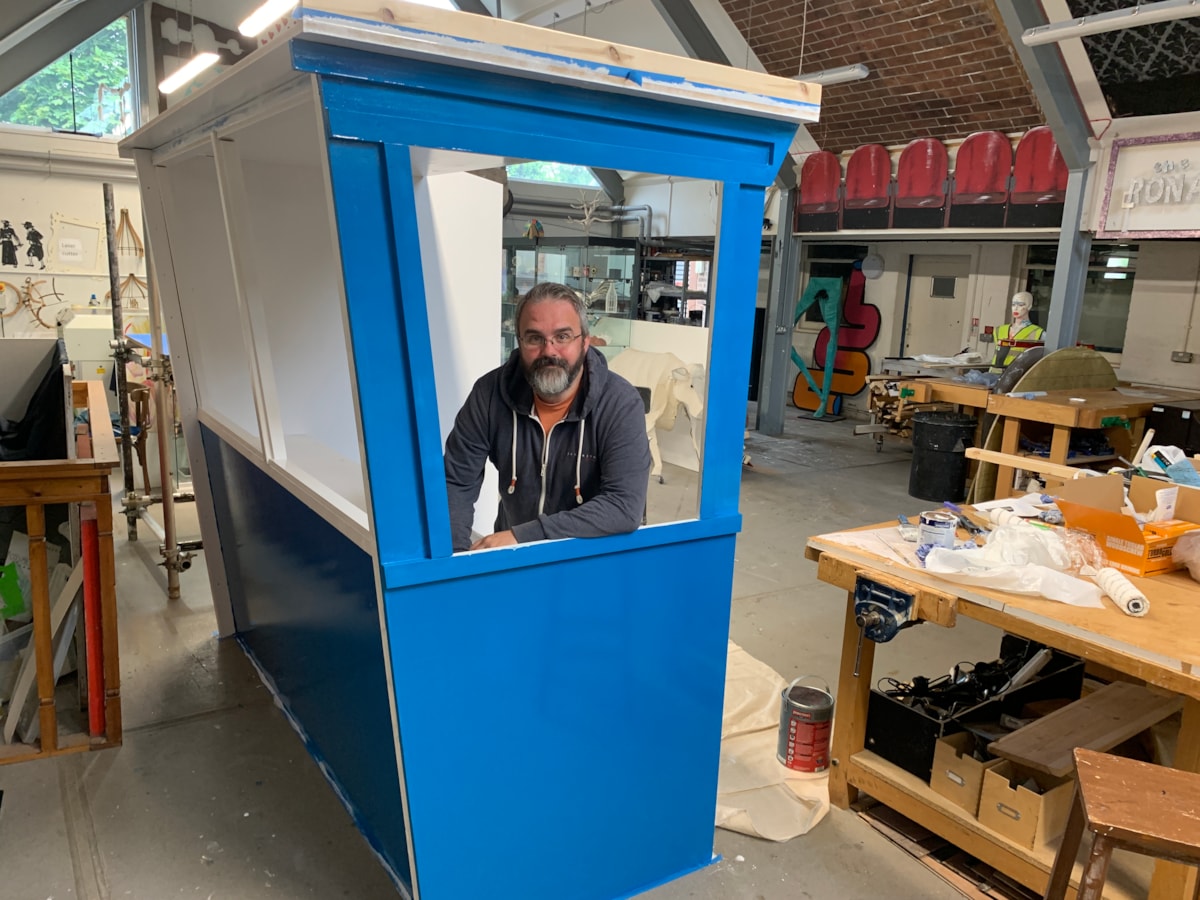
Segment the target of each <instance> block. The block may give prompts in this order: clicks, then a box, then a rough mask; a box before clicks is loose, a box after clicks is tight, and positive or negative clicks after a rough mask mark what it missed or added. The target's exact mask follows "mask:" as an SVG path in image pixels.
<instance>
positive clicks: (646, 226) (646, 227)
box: [514, 197, 654, 237]
mask: <svg viewBox="0 0 1200 900" xmlns="http://www.w3.org/2000/svg"><path fill="white" fill-rule="evenodd" d="M517 206H520V207H521V208H522V209H524V210H528V209H529V207H534V211H533V212H532V213H527V214H529V215H536V214H537V210H538V209H571V210H574V211H575V212H577V213H578V212H582V210H580V208H579V204H578V203H576V202H574V201H571V200H550V199H547V200H542V199H538V198H533V197H528V198H526V197H517V198H516V202H515V204H514V209H515V208H516V207H517ZM595 210H596V212H606V213H607V212H613V213H629V212H635V211H637V210H645V211H646V221H645V222H644V223H642V224H641V227H640V228H639V231H640V232H641V236H642V237H649V236H650V225H651V223H652V222H653V221H654V209H653V208H652V207H651V206H650V204H649V203H639V204H635V205H632V206H630V205H626V204H615V205H614V204H611V203H601V204H599V205H597V206H596V207H595ZM545 218H548V219H549V218H555V217H554V216H550V215H547V216H546V217H545ZM618 221H630V220H627V219H619V220H618Z"/></svg>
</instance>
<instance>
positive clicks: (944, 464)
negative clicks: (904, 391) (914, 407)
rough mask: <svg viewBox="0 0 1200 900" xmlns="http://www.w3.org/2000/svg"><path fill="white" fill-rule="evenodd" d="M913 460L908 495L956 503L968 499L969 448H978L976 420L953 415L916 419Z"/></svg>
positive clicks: (933, 414) (931, 414)
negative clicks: (976, 445)
mask: <svg viewBox="0 0 1200 900" xmlns="http://www.w3.org/2000/svg"><path fill="white" fill-rule="evenodd" d="M912 421H913V433H912V445H913V458H912V469H910V470H909V473H908V495H909V496H910V497H916V498H918V499H920V500H933V501H936V502H938V503H940V502H942V501H943V500H950V501H952V502H954V503H957V502H959V501H960V500H965V499H966V497H967V468H968V460H967V448H968V447H972V446H974V444H975V418H974V416H967V415H963V414H962V413H953V412H923V413H917V414H916V415H915V416H913V419H912Z"/></svg>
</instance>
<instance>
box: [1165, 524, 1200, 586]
mask: <svg viewBox="0 0 1200 900" xmlns="http://www.w3.org/2000/svg"><path fill="white" fill-rule="evenodd" d="M1171 558H1172V559H1174V560H1175V562H1177V563H1183V564H1184V565H1185V566H1187V570H1188V574H1189V575H1191V576H1192V578H1193V579H1194V580H1195V581H1200V531H1189V532H1188V533H1187V534H1183V535H1180V536H1179V540H1177V541H1176V542H1175V546H1174V547H1173V548H1171Z"/></svg>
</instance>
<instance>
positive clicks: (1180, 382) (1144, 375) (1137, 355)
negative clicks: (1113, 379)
mask: <svg viewBox="0 0 1200 900" xmlns="http://www.w3.org/2000/svg"><path fill="white" fill-rule="evenodd" d="M1138 246H1139V250H1138V264H1137V274H1136V275H1135V276H1134V281H1133V296H1132V298H1131V299H1130V304H1129V324H1128V326H1127V328H1126V331H1125V352H1124V354H1123V356H1122V359H1121V369H1120V376H1121V379H1122V380H1125V381H1137V382H1145V383H1149V384H1162V385H1168V386H1170V387H1180V388H1190V389H1200V362H1192V363H1177V362H1172V361H1171V351H1173V350H1186V351H1189V352H1191V353H1195V354H1196V359H1197V360H1200V316H1198V315H1197V307H1198V306H1200V296H1198V290H1197V282H1198V281H1200V242H1196V241H1146V242H1142V243H1141V244H1139V245H1138Z"/></svg>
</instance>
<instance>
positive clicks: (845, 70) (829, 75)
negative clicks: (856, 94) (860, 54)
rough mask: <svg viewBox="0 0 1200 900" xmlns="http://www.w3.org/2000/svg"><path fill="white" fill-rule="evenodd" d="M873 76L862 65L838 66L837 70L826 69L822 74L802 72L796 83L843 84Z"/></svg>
mask: <svg viewBox="0 0 1200 900" xmlns="http://www.w3.org/2000/svg"><path fill="white" fill-rule="evenodd" d="M870 74H871V70H870V69H868V68H867V67H866V66H864V65H863V64H862V63H855V64H854V65H852V66H838V67H837V68H836V69H825V70H823V71H821V72H808V73H805V72H801V73H800V74H799V75H797V76H796V81H807V82H809V83H810V84H842V83H844V82H847V81H860V80H861V79H863V78H866V77H867V76H868V75H870Z"/></svg>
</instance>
